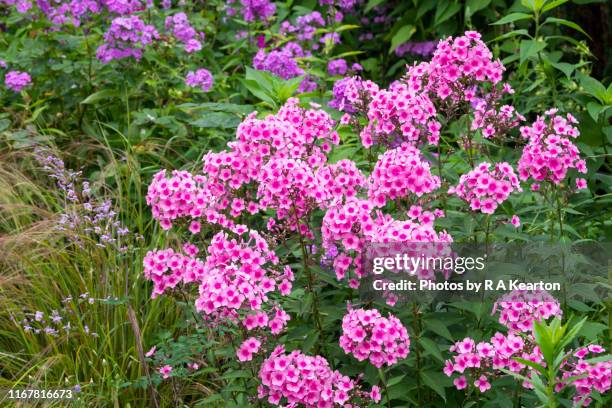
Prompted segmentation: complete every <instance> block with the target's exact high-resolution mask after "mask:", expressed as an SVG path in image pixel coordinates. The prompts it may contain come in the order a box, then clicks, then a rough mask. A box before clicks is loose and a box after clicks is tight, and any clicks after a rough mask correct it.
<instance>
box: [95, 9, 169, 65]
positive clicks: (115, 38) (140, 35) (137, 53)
mask: <svg viewBox="0 0 612 408" xmlns="http://www.w3.org/2000/svg"><path fill="white" fill-rule="evenodd" d="M157 38H159V34H158V33H157V30H156V29H155V27H153V26H152V25H147V24H145V23H144V22H143V21H142V20H141V19H140V17H138V16H130V17H117V18H115V19H113V21H112V23H111V26H110V28H109V29H108V31H107V32H106V33H105V34H104V41H105V43H104V44H102V45H101V46H100V47H98V51H97V53H96V56H97V57H98V59H99V60H100V61H102V62H104V63H109V62H110V61H112V60H119V59H123V58H129V57H133V58H135V59H136V60H140V59H141V58H142V50H143V49H144V48H145V47H146V46H147V45H149V44H151V43H152V42H153V39H157Z"/></svg>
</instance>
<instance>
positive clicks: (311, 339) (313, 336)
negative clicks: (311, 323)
mask: <svg viewBox="0 0 612 408" xmlns="http://www.w3.org/2000/svg"><path fill="white" fill-rule="evenodd" d="M317 340H319V333H318V332H317V331H316V330H313V331H311V332H310V334H309V335H308V336H307V337H306V340H304V343H303V344H302V351H303V352H304V353H308V352H310V350H311V349H312V347H313V346H314V345H315V343H316V342H317Z"/></svg>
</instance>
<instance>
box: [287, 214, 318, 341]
mask: <svg viewBox="0 0 612 408" xmlns="http://www.w3.org/2000/svg"><path fill="white" fill-rule="evenodd" d="M293 214H294V215H295V228H296V231H297V233H298V236H299V239H300V247H301V249H302V269H304V274H305V275H306V280H307V283H306V288H307V289H308V292H309V293H310V294H311V295H312V314H313V316H314V321H315V326H316V327H317V331H318V332H319V339H321V337H322V336H323V325H322V324H321V316H320V313H319V299H318V297H317V293H316V291H315V288H314V283H315V276H314V275H313V273H312V272H311V270H310V267H309V266H308V263H309V262H308V261H309V259H308V251H307V250H306V243H305V242H304V237H303V236H302V233H301V232H300V218H299V217H298V215H297V211H296V208H295V202H294V203H293ZM318 343H319V342H317V344H318ZM317 348H318V347H317Z"/></svg>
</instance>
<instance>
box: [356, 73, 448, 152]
mask: <svg viewBox="0 0 612 408" xmlns="http://www.w3.org/2000/svg"><path fill="white" fill-rule="evenodd" d="M436 114H437V112H436V108H435V106H434V104H433V103H432V101H431V100H430V99H429V97H428V96H427V94H426V93H423V92H420V93H419V92H416V91H414V90H413V89H411V88H410V87H409V86H408V84H406V83H405V82H398V81H396V82H394V83H392V84H391V86H390V88H389V89H388V90H386V89H381V90H379V91H378V92H376V93H374V94H371V100H370V102H369V105H368V112H367V116H368V119H369V124H368V125H367V126H366V128H365V129H364V130H363V131H362V135H361V139H362V141H364V147H369V146H370V145H371V141H373V140H376V141H377V142H378V143H383V144H386V145H390V146H394V145H395V146H397V144H399V143H401V142H409V143H412V144H414V145H419V144H421V143H423V142H425V141H426V142H428V143H429V144H432V145H436V144H438V140H439V138H440V129H441V127H442V126H441V125H440V122H438V120H437V119H436Z"/></svg>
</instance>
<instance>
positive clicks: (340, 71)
mask: <svg viewBox="0 0 612 408" xmlns="http://www.w3.org/2000/svg"><path fill="white" fill-rule="evenodd" d="M346 71H348V66H347V64H346V60H344V59H343V58H340V59H336V60H331V61H329V63H328V64H327V73H328V74H329V75H332V76H333V75H344V74H346Z"/></svg>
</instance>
